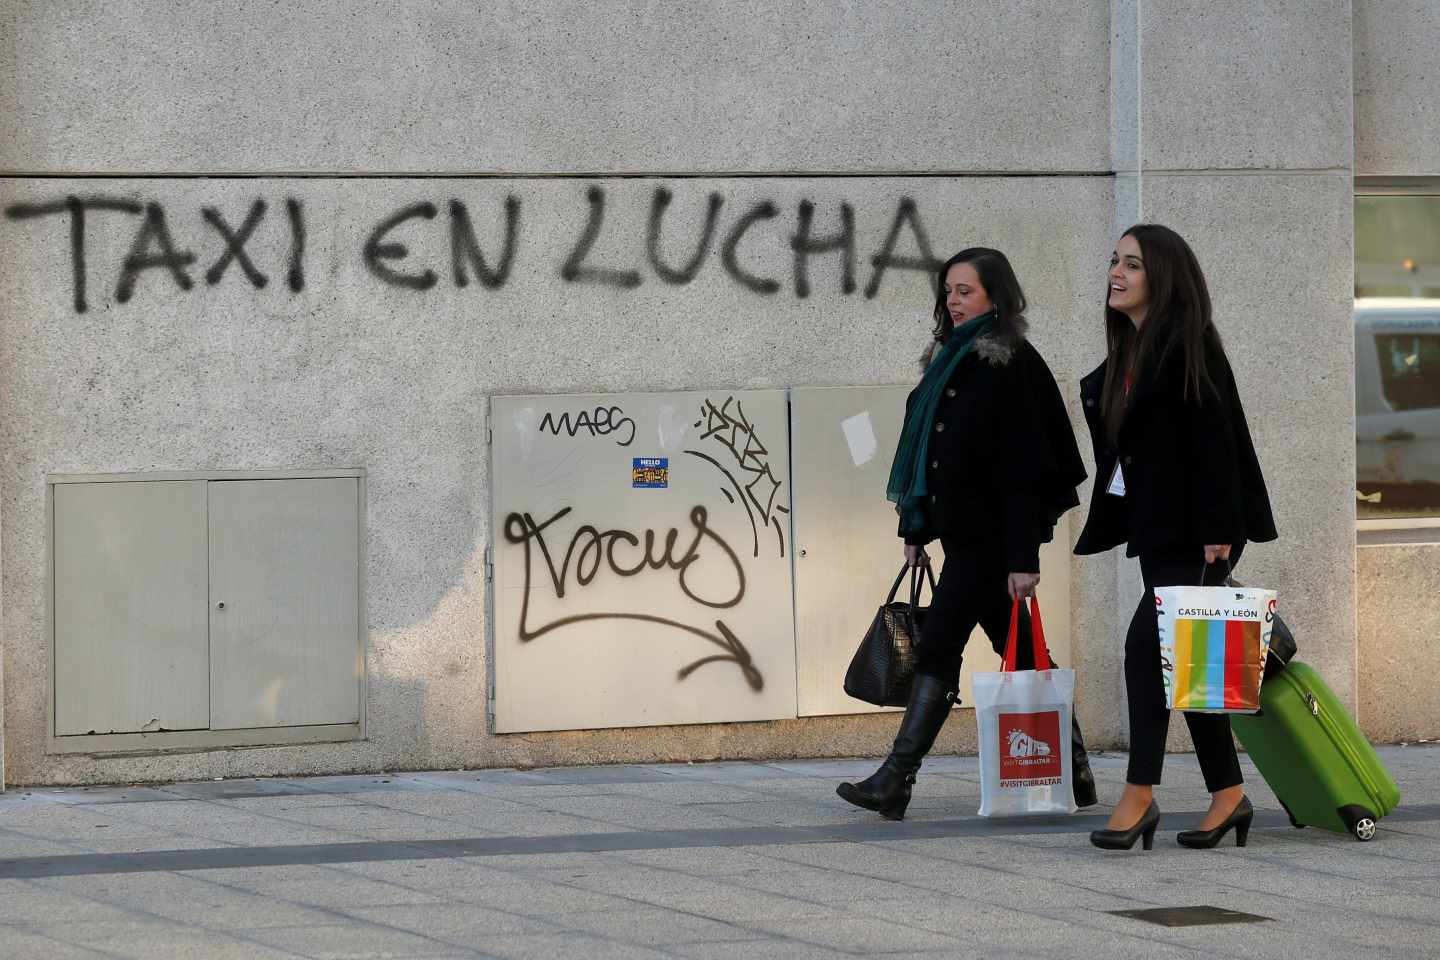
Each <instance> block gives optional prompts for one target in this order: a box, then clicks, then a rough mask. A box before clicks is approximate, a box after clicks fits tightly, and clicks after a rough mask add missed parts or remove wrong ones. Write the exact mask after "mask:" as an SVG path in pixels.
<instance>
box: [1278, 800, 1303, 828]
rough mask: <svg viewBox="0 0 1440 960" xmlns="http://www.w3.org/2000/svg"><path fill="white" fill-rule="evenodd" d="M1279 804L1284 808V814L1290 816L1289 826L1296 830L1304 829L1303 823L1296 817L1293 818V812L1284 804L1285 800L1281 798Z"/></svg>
mask: <svg viewBox="0 0 1440 960" xmlns="http://www.w3.org/2000/svg"><path fill="white" fill-rule="evenodd" d="M1280 806H1281V807H1282V808H1284V810H1285V816H1287V817H1289V818H1290V826H1292V827H1294V828H1295V829H1296V830H1304V829H1305V824H1303V823H1301V822H1300V821H1299V820H1296V819H1295V814H1293V813H1291V812H1290V808H1289V807H1287V806H1285V801H1284V800H1281V801H1280Z"/></svg>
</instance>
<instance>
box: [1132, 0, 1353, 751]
mask: <svg viewBox="0 0 1440 960" xmlns="http://www.w3.org/2000/svg"><path fill="white" fill-rule="evenodd" d="M1115 9H1116V16H1115V24H1114V27H1113V28H1112V33H1113V35H1114V36H1115V37H1117V42H1116V44H1115V48H1114V49H1115V50H1116V51H1117V52H1119V57H1120V58H1122V59H1121V60H1120V62H1117V63H1115V64H1113V65H1112V67H1113V69H1112V76H1113V77H1115V78H1116V91H1117V96H1116V98H1115V104H1114V112H1115V121H1114V126H1113V137H1112V151H1113V154H1114V158H1115V169H1116V171H1117V183H1116V217H1117V229H1120V228H1123V226H1124V225H1128V223H1133V222H1135V221H1137V220H1153V221H1157V222H1161V223H1166V224H1168V225H1170V226H1173V227H1175V228H1176V229H1177V230H1179V231H1180V232H1181V234H1183V235H1184V236H1185V237H1186V239H1187V240H1188V241H1189V242H1190V243H1191V245H1192V246H1193V247H1194V249H1195V252H1196V255H1197V256H1198V257H1199V259H1200V263H1201V265H1202V266H1203V268H1204V269H1205V272H1206V277H1207V279H1208V281H1209V285H1210V293H1211V296H1212V298H1213V300H1214V308H1215V321H1216V324H1217V326H1218V327H1219V329H1220V331H1221V334H1222V336H1223V337H1224V339H1225V343H1226V348H1227V351H1228V353H1229V355H1230V359H1231V363H1232V365H1233V366H1234V368H1235V375H1236V379H1237V381H1238V383H1239V387H1240V393H1241V396H1242V398H1243V399H1244V402H1245V405H1246V410H1247V413H1248V416H1249V421H1250V430H1251V433H1252V435H1253V436H1254V439H1255V443H1256V448H1257V451H1258V453H1259V457H1260V463H1261V467H1262V469H1263V470H1264V471H1265V476H1266V480H1267V483H1268V485H1269V491H1270V497H1271V504H1272V507H1273V509H1274V512H1275V521H1276V525H1277V527H1278V528H1279V531H1280V537H1281V539H1280V540H1279V541H1278V542H1277V543H1274V544H1257V545H1253V546H1251V547H1250V548H1249V550H1248V551H1247V552H1246V554H1245V558H1244V560H1243V563H1242V566H1241V568H1240V570H1239V571H1238V576H1239V578H1240V579H1241V580H1243V581H1245V582H1249V583H1254V584H1257V585H1258V584H1263V585H1265V586H1269V587H1273V588H1274V589H1277V590H1278V591H1279V592H1280V596H1281V598H1282V603H1283V604H1284V606H1285V609H1286V610H1287V617H1288V618H1289V620H1290V621H1292V625H1293V627H1294V629H1295V630H1296V632H1297V634H1298V635H1299V636H1300V637H1301V638H1302V642H1303V643H1304V644H1305V647H1304V653H1305V656H1306V659H1307V660H1308V661H1309V662H1311V663H1312V664H1314V665H1315V666H1316V667H1317V668H1318V669H1320V670H1321V672H1323V673H1324V674H1325V676H1326V677H1327V678H1328V679H1329V680H1330V681H1331V683H1332V684H1333V685H1334V687H1335V689H1336V692H1337V693H1338V694H1339V695H1340V697H1341V698H1342V699H1343V700H1344V701H1345V702H1346V703H1348V704H1351V705H1352V706H1353V704H1354V703H1355V696H1356V691H1355V602H1354V597H1355V579H1354V576H1355V574H1354V562H1355V561H1354V557H1355V532H1354V503H1353V492H1352V491H1353V487H1354V458H1355V439H1354V400H1353V397H1354V370H1353V350H1352V345H1351V340H1352V337H1351V334H1350V329H1351V327H1350V297H1351V284H1352V279H1351V278H1352V275H1353V269H1354V268H1353V259H1354V258H1353V253H1352V225H1351V221H1352V211H1351V207H1352V204H1351V195H1352V193H1351V172H1350V156H1351V146H1350V112H1351V80H1350V74H1349V69H1348V68H1349V64H1350V59H1351V56H1350V49H1351V47H1350V44H1351V39H1350V16H1349V13H1350V10H1349V4H1348V3H1345V2H1328V3H1312V4H1304V5H1296V4H1255V3H1251V2H1246V0H1234V2H1218V3H1210V4H1202V5H1193V4H1192V5H1182V4H1170V3H1164V4H1158V3H1157V4H1152V3H1136V2H1131V0H1117V3H1116V4H1115ZM1242 23H1243V24H1244V29H1243V30H1237V29H1235V27H1236V25H1237V24H1242ZM1282 370H1283V371H1293V372H1297V373H1298V371H1304V373H1303V374H1298V375H1291V374H1280V373H1279V372H1278V371H1282ZM1301 557H1303V558H1305V559H1304V561H1303V562H1301V561H1299V560H1298V558H1301ZM1119 564H1120V569H1119V572H1118V579H1119V584H1120V588H1119V590H1118V591H1116V594H1115V595H1118V596H1119V597H1120V598H1121V599H1120V603H1119V610H1118V611H1117V619H1119V620H1120V622H1121V624H1122V625H1123V623H1124V622H1126V621H1128V618H1129V616H1130V614H1131V613H1132V612H1133V610H1134V604H1135V602H1136V600H1137V599H1138V597H1139V594H1140V588H1139V584H1138V579H1139V578H1138V571H1137V570H1136V569H1135V564H1134V563H1133V562H1132V561H1124V560H1121V561H1119ZM1122 628H1123V627H1122ZM1114 676H1115V679H1114V681H1113V682H1114V683H1115V684H1116V687H1115V689H1114V691H1113V692H1114V693H1115V694H1116V695H1120V694H1121V693H1122V692H1123V683H1121V680H1120V677H1119V674H1118V671H1117V672H1116V673H1115V674H1114ZM1183 728H1184V725H1183V724H1180V723H1175V724H1172V725H1171V746H1172V748H1177V749H1189V737H1188V735H1187V734H1185V733H1184V732H1183Z"/></svg>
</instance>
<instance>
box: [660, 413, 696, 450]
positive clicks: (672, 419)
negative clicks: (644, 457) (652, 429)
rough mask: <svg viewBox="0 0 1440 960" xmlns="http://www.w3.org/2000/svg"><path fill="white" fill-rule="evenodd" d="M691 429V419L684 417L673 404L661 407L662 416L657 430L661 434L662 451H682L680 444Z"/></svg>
mask: <svg viewBox="0 0 1440 960" xmlns="http://www.w3.org/2000/svg"><path fill="white" fill-rule="evenodd" d="M689 427H690V421H689V418H687V417H685V416H684V415H682V414H681V413H680V412H679V411H678V410H677V409H676V407H675V404H673V403H663V404H661V405H660V416H659V422H658V424H657V428H658V430H659V433H660V449H661V450H668V451H674V450H679V449H680V442H681V441H682V440H684V439H685V431H686V430H688V429H689Z"/></svg>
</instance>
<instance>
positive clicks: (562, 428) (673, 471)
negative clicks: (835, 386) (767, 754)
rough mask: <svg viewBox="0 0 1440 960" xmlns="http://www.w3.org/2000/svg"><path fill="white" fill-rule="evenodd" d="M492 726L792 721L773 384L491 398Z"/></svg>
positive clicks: (786, 562) (781, 467)
mask: <svg viewBox="0 0 1440 960" xmlns="http://www.w3.org/2000/svg"><path fill="white" fill-rule="evenodd" d="M491 424H492V425H493V429H494V440H493V443H494V446H493V449H492V450H491V461H490V471H491V472H490V476H491V478H492V483H493V484H494V486H493V489H494V508H493V518H494V525H495V526H494V542H495V544H496V546H495V561H494V563H495V612H494V618H495V620H494V623H495V727H496V730H497V732H500V733H513V732H519V731H531V730H568V729H582V728H592V727H621V726H627V727H634V726H654V725H659V724H675V723H720V722H731V721H742V720H774V719H777V718H793V717H794V716H795V634H794V622H793V620H792V618H791V609H792V608H791V594H790V554H789V548H790V524H789V516H790V464H789V456H788V450H787V443H786V436H785V434H786V423H785V394H784V393H783V392H782V391H779V390H763V391H760V390H752V391H741V392H733V393H732V392H730V391H723V390H717V391H713V392H708V393H667V394H612V395H604V396H547V397H496V398H495V399H493V400H492V401H491Z"/></svg>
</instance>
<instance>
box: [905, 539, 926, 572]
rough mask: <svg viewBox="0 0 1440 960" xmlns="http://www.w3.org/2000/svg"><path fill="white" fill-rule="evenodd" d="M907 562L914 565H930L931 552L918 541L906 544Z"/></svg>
mask: <svg viewBox="0 0 1440 960" xmlns="http://www.w3.org/2000/svg"><path fill="white" fill-rule="evenodd" d="M905 563H906V564H908V565H909V566H912V567H928V566H930V554H928V553H926V552H925V548H924V547H922V546H920V545H919V544H918V543H907V544H905Z"/></svg>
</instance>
